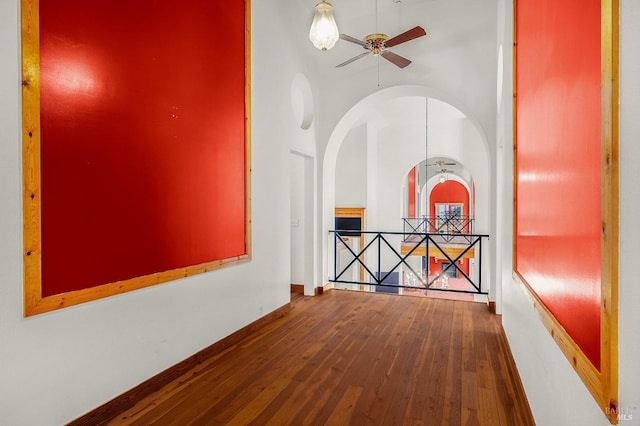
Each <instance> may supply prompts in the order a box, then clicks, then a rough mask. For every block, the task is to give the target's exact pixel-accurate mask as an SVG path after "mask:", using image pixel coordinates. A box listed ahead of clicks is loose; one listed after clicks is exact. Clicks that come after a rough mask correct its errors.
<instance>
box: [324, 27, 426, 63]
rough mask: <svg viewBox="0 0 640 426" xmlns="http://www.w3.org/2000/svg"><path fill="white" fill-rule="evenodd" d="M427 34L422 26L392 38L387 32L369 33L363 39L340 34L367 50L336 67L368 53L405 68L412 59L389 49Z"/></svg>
mask: <svg viewBox="0 0 640 426" xmlns="http://www.w3.org/2000/svg"><path fill="white" fill-rule="evenodd" d="M426 35H427V32H426V31H425V30H424V28H422V27H420V26H418V27H413V28H411V29H410V30H408V31H405V32H403V33H402V34H398V35H397V36H395V37H392V38H389V36H388V35H386V34H378V33H374V34H369V35H368V36H366V37H365V38H363V39H362V40H358V39H357V38H354V37H351V36H349V35H346V34H340V38H341V39H342V40H345V41H349V42H351V43H355V44H359V45H360V46H362V47H363V48H364V49H365V50H366V52H364V53H361V54H359V55H358V56H355V57H353V58H351V59H349V60H348V61H345V62H343V63H341V64H338V65H336V68H339V67H343V66H345V65H348V64H350V63H352V62H354V61H357V60H358V59H360V58H364V57H365V56H367V55H374V56H375V55H380V56H382V57H383V58H384V59H386V60H387V61H389V62H391V63H392V64H394V65H396V66H398V67H400V68H404V67H406V66H407V65H409V64H410V63H411V61H410V60H408V59H407V58H404V57H402V56H400V55H398V54H396V53H393V52H391V51H389V50H387V49H388V48H390V47H393V46H397V45H399V44H400V43H405V42H407V41H411V40H413V39H416V38H418V37H423V36H426Z"/></svg>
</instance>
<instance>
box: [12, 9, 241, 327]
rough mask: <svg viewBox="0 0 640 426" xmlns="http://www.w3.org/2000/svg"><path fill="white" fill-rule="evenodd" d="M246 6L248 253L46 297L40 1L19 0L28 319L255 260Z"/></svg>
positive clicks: (25, 273) (24, 263) (25, 297)
mask: <svg viewBox="0 0 640 426" xmlns="http://www.w3.org/2000/svg"><path fill="white" fill-rule="evenodd" d="M245 5H246V7H245V58H246V68H245V218H246V219H245V220H246V223H245V226H246V227H245V254H243V255H240V256H235V257H231V258H227V259H219V260H214V261H211V262H205V263H201V264H197V265H190V266H186V267H181V268H177V269H173V270H169V271H162V272H158V273H154V274H149V275H145V276H141V277H134V278H131V279H127V280H123V281H118V282H113V283H108V284H104V285H100V286H96V287H91V288H86V289H82V290H77V291H70V292H67V293H62V294H56V295H52V296H47V297H43V296H42V239H41V238H42V225H41V219H42V218H41V154H40V146H41V145H40V142H41V139H40V137H41V135H40V33H39V1H38V0H21V39H22V82H21V84H22V182H23V183H22V185H23V267H24V277H23V279H24V288H23V294H24V305H23V315H24V316H25V317H28V316H31V315H36V314H40V313H44V312H48V311H52V310H56V309H61V308H64V307H68V306H73V305H77V304H80V303H85V302H88V301H92V300H96V299H100V298H104V297H109V296H113V295H116V294H120V293H124V292H127V291H133V290H138V289H141V288H145V287H149V286H152V285H156V284H160V283H163V282H167V281H172V280H176V279H179V278H184V277H188V276H191V275H195V274H200V273H204V272H209V271H213V270H216V269H219V268H223V267H226V266H231V265H237V264H240V263H244V262H247V261H249V260H251V63H250V60H251V6H250V5H251V2H250V1H248V0H247V1H246V3H245Z"/></svg>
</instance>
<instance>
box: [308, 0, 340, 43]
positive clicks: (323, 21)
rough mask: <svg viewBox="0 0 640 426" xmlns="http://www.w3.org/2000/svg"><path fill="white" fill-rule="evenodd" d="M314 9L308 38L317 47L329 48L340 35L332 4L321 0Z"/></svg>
mask: <svg viewBox="0 0 640 426" xmlns="http://www.w3.org/2000/svg"><path fill="white" fill-rule="evenodd" d="M315 10H316V11H315V15H314V17H313V23H312V24H311V29H310V30H309V40H311V43H313V45H314V46H315V47H316V48H317V49H320V50H329V49H331V48H332V47H333V46H334V45H335V44H336V42H337V41H338V38H339V37H340V32H339V31H338V25H337V24H336V20H335V19H334V17H333V6H332V5H331V3H327V2H326V1H324V0H323V1H321V2H320V3H318V4H316V7H315Z"/></svg>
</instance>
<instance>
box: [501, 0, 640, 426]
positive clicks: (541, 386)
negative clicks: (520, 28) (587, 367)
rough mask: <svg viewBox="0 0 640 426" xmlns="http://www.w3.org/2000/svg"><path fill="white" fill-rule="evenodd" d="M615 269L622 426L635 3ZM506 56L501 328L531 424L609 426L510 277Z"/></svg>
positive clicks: (638, 152) (633, 216)
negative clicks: (618, 260) (523, 388)
mask: <svg viewBox="0 0 640 426" xmlns="http://www.w3.org/2000/svg"><path fill="white" fill-rule="evenodd" d="M500 5H501V7H502V8H503V9H502V16H503V21H502V26H503V30H504V32H503V35H504V39H503V40H499V42H501V41H502V42H503V43H504V46H510V45H511V44H510V40H511V37H512V32H511V16H513V14H512V11H513V9H512V3H511V1H509V0H501V1H500ZM620 7H621V13H620V140H619V143H620V158H619V160H620V232H619V235H620V244H619V247H620V262H619V264H620V268H619V273H620V276H619V295H620V297H619V346H618V350H619V368H620V371H619V380H620V384H619V407H620V409H621V412H623V413H626V414H627V415H630V416H631V419H629V417H627V419H628V420H624V421H621V423H620V424H623V425H627V424H628V425H632V424H633V425H639V424H640V368H639V363H638V358H640V328H639V327H638V326H637V325H638V324H639V323H640V309H638V301H640V286H638V270H637V267H636V266H635V265H636V263H637V259H638V258H639V257H640V246H639V245H638V236H640V224H639V223H638V220H637V218H638V217H640V198H639V197H638V189H637V182H640V168H638V167H637V165H638V164H639V163H640V147H639V146H638V143H637V141H638V140H640V124H639V122H638V120H637V115H638V113H639V112H640V81H639V80H638V78H637V76H638V75H640V3H639V2H637V1H636V0H621V1H620ZM510 52H511V49H510V48H505V49H504V54H505V57H504V58H505V65H506V67H505V70H506V71H505V79H504V94H503V97H502V98H503V102H502V109H501V112H500V114H499V116H498V123H499V125H498V134H499V135H498V140H499V141H501V140H502V141H503V142H504V146H503V148H502V149H501V151H502V157H501V168H502V172H501V174H502V175H503V176H504V178H503V179H502V180H501V182H499V183H500V186H501V187H502V188H503V189H502V197H501V199H502V203H501V205H500V206H499V208H500V212H499V215H500V217H501V219H502V222H503V223H504V224H506V226H504V227H503V228H501V233H500V244H499V246H502V248H501V251H500V252H501V253H502V268H501V273H502V287H503V295H502V297H503V308H504V311H503V325H504V328H505V331H506V334H507V337H508V340H509V344H510V346H511V350H512V352H513V355H514V358H515V361H516V364H517V366H518V370H519V372H520V376H521V378H522V381H523V383H524V387H525V391H526V393H527V397H528V399H529V403H530V405H531V409H532V411H533V414H534V417H535V419H536V422H537V424H539V425H545V426H546V425H585V426H590V425H607V424H609V422H608V421H607V419H606V418H605V417H604V415H603V414H602V412H601V411H600V408H599V407H598V406H597V404H596V402H595V400H594V399H593V398H592V397H591V395H590V394H589V392H588V391H587V389H586V387H585V386H584V384H583V383H582V381H581V380H580V379H579V377H578V376H577V375H576V373H575V372H574V370H573V368H572V367H571V365H570V364H569V362H568V361H567V360H566V358H565V357H564V355H563V354H562V352H561V351H560V350H559V349H558V346H557V345H556V343H555V342H554V340H553V339H552V338H551V336H550V335H549V333H548V332H547V330H546V329H545V328H544V327H543V325H542V323H541V321H540V319H539V318H538V316H537V314H535V313H534V311H533V309H532V307H531V305H530V303H529V301H528V299H527V298H526V296H525V294H524V292H523V290H522V289H521V288H520V286H519V285H518V284H516V283H515V282H514V281H513V279H512V278H511V269H512V265H511V249H510V247H511V241H512V232H511V226H510V223H511V221H512V220H513V216H512V212H511V194H512V192H511V191H512V176H511V172H510V171H511V170H512V165H513V156H512V149H510V144H511V143H512V137H511V134H512V126H511V114H512V111H511V87H512V86H511V81H512V80H511V76H510V75H509V73H510V71H509V70H510V65H509V64H510V63H511V53H510Z"/></svg>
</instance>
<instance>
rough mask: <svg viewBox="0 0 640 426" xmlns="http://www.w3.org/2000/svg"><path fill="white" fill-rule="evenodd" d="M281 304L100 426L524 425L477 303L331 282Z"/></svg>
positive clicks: (519, 402)
mask: <svg viewBox="0 0 640 426" xmlns="http://www.w3.org/2000/svg"><path fill="white" fill-rule="evenodd" d="M291 307H292V309H291V311H290V312H289V313H288V314H286V315H285V316H284V317H282V318H280V319H278V320H276V321H274V322H272V323H270V324H268V325H267V326H265V327H264V328H262V329H260V330H258V331H257V332H255V333H253V334H252V335H250V336H249V337H247V338H246V339H244V340H243V341H241V342H240V343H238V344H236V345H235V346H232V347H230V348H228V349H227V350H225V351H224V352H222V353H220V354H218V355H216V356H214V357H211V358H210V359H207V360H204V361H203V362H202V363H201V364H199V365H198V366H197V367H195V368H194V369H193V370H191V371H189V372H187V373H186V374H184V375H183V376H182V377H180V378H179V379H177V380H174V381H173V382H171V383H169V384H168V385H166V386H164V387H163V388H162V389H161V390H160V391H158V392H156V393H154V394H151V395H149V396H148V397H146V398H144V399H142V400H140V401H139V402H138V403H137V404H136V405H135V406H133V407H132V408H131V409H128V410H127V411H125V412H122V413H121V414H120V415H118V416H117V417H116V418H115V419H113V420H112V421H111V422H110V423H109V424H112V425H121V424H126V425H150V424H154V425H220V424H229V425H249V424H252V425H288V424H292V425H348V424H353V425H361V424H362V425H364V424H368V425H402V424H408V425H463V424H464V425H467V424H469V425H491V426H493V425H505V426H507V425H508V426H512V425H533V424H534V421H533V418H532V416H531V412H530V410H529V406H528V404H527V401H526V397H525V395H524V392H523V390H522V387H521V384H520V379H519V376H518V374H517V372H516V370H515V367H514V365H513V360H512V358H511V353H510V351H509V349H508V346H507V344H506V339H505V337H504V333H503V331H502V327H501V324H500V317H499V316H496V315H494V314H490V313H489V312H488V310H487V306H486V305H484V304H479V303H469V302H460V301H450V300H442V299H429V298H423V297H407V296H394V295H388V294H375V293H357V292H348V291H339V290H333V291H330V292H328V293H326V294H324V295H322V296H318V297H313V298H312V297H302V296H299V295H296V297H295V298H294V300H293V301H292V306H291Z"/></svg>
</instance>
